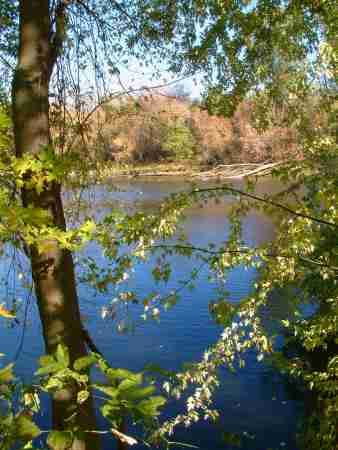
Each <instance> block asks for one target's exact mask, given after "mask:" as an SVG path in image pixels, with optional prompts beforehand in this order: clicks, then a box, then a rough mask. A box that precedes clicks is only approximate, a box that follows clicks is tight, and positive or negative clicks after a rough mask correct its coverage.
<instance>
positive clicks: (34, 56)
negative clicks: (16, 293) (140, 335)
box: [12, 0, 99, 450]
mask: <svg viewBox="0 0 338 450" xmlns="http://www.w3.org/2000/svg"><path fill="white" fill-rule="evenodd" d="M19 42H20V44H19V55H18V63H17V68H16V73H15V77H14V80H13V91H12V95H13V98H12V101H13V120H14V134H15V148H16V155H17V156H18V157H20V156H22V155H23V154H25V153H27V154H30V155H32V156H36V157H38V155H39V152H41V150H43V149H44V148H46V147H47V146H49V145H50V144H51V134H50V127H49V98H48V94H49V79H50V75H51V72H52V69H53V61H52V59H53V48H52V40H51V20H50V5H49V0H21V1H20V41H19ZM22 202H23V206H24V207H27V206H28V205H33V206H34V207H39V208H43V209H44V210H45V211H48V212H49V214H50V216H51V217H52V221H53V224H54V225H55V226H57V227H59V228H60V229H62V230H65V229H66V225H65V218H64V212H63V207H62V199H61V188H60V186H59V185H58V184H56V183H53V184H49V185H46V186H45V187H44V190H43V192H42V193H40V194H38V193H37V192H36V191H35V190H34V189H25V188H24V189H23V190H22ZM30 258H31V266H32V274H33V279H34V285H35V291H36V297H37V302H38V307H39V312H40V318H41V322H42V327H43V336H44V341H45V346H46V351H47V352H48V353H52V352H54V351H55V349H56V346H57V344H58V343H61V342H62V343H64V344H65V345H66V346H67V347H68V348H69V352H70V358H71V361H72V362H73V361H74V360H75V359H76V358H79V357H81V356H84V355H86V348H85V342H84V334H83V331H82V324H81V319H80V313H79V305H78V298H77V293H76V283H75V275H74V265H73V259H72V255H71V253H70V252H68V251H66V250H63V249H61V248H60V246H59V245H58V243H57V242H56V241H52V242H49V243H48V252H43V253H39V252H38V251H37V249H36V248H34V247H32V248H31V249H30ZM76 395H77V388H76V387H75V386H74V387H72V388H67V389H63V390H62V391H58V392H56V393H55V394H54V396H53V399H52V405H53V406H52V409H53V429H67V428H69V426H70V422H69V421H67V419H69V417H70V416H71V415H72V412H73V409H74V407H75V406H76ZM72 420H73V422H72V425H75V426H76V427H77V428H78V429H79V430H93V429H95V411H94V407H93V401H92V399H91V398H90V399H89V400H87V401H86V402H85V403H84V404H83V405H81V407H80V409H79V413H78V414H77V415H75V417H74V419H72ZM71 448H72V450H92V449H93V448H95V449H98V448H99V442H98V441H97V439H96V438H93V435H92V434H89V433H86V434H83V435H82V436H81V434H80V436H79V437H77V438H76V439H75V440H74V442H73V446H72V447H71Z"/></svg>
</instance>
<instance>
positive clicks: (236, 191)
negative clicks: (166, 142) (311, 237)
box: [191, 186, 338, 228]
mask: <svg viewBox="0 0 338 450" xmlns="http://www.w3.org/2000/svg"><path fill="white" fill-rule="evenodd" d="M215 191H228V192H231V193H232V194H239V195H241V196H244V197H248V198H251V199H252V200H256V201H258V202H262V203H266V204H268V205H271V206H273V207H275V208H278V209H282V210H283V211H286V212H288V213H289V214H292V215H293V216H296V217H302V218H303V219H309V220H311V221H312V222H316V223H319V224H321V225H327V226H330V227H334V228H338V225H337V224H336V223H333V222H328V221H327V220H324V219H319V218H318V217H313V216H309V215H307V214H303V213H300V212H296V211H294V210H293V209H291V208H289V207H288V206H285V205H283V204H282V203H277V202H274V201H272V200H270V199H268V198H264V197H258V196H257V195H254V194H250V193H249V192H244V191H241V190H240V189H235V188H232V187H230V186H221V187H214V188H205V189H194V190H193V191H192V192H191V193H192V194H194V195H195V194H199V193H204V192H215Z"/></svg>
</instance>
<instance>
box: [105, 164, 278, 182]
mask: <svg viewBox="0 0 338 450" xmlns="http://www.w3.org/2000/svg"><path fill="white" fill-rule="evenodd" d="M284 163H285V161H278V162H274V163H271V162H264V163H236V164H219V165H217V166H215V167H213V168H211V169H210V168H208V167H205V166H204V167H203V166H198V165H196V166H195V167H194V165H193V164H192V166H191V167H190V168H188V167H187V166H186V165H185V164H181V165H180V164H177V163H168V164H163V163H158V164H152V165H144V166H141V165H140V166H130V167H124V168H119V167H106V168H104V169H103V170H102V172H101V174H100V178H102V179H119V178H127V179H132V178H158V177H159V178H164V177H170V178H171V177H182V176H184V177H186V178H189V179H196V180H201V181H207V180H240V179H243V178H246V177H249V176H265V175H269V174H270V173H271V171H272V170H273V169H274V168H276V167H278V166H281V165H282V164H284Z"/></svg>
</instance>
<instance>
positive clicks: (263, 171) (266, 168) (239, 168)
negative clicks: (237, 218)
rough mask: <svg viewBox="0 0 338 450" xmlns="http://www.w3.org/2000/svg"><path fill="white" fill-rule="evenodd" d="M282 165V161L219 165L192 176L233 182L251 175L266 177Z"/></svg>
mask: <svg viewBox="0 0 338 450" xmlns="http://www.w3.org/2000/svg"><path fill="white" fill-rule="evenodd" d="M281 164H283V161H280V162H275V163H258V164H255V163H247V164H221V165H219V166H217V167H214V168H213V169H211V170H209V171H206V172H201V173H197V174H194V175H193V176H194V177H196V178H200V179H202V180H209V179H213V178H222V179H229V180H235V179H240V178H244V177H248V176H251V175H258V174H260V175H267V174H269V173H270V172H271V170H272V169H273V168H274V167H277V166H279V165H281Z"/></svg>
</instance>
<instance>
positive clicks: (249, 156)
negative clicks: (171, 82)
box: [55, 94, 301, 166]
mask: <svg viewBox="0 0 338 450" xmlns="http://www.w3.org/2000/svg"><path fill="white" fill-rule="evenodd" d="M82 104H83V108H84V109H83V111H80V112H79V111H72V110H71V111H67V113H66V118H67V124H68V125H67V126H66V130H65V128H63V129H62V130H61V131H60V130H59V131H58V130H56V129H55V135H59V138H58V140H59V142H62V146H63V148H69V149H72V150H73V151H74V150H75V151H77V152H80V153H82V154H84V156H85V157H86V158H87V159H90V160H93V161H97V160H99V161H115V162H120V163H150V162H159V161H166V160H173V157H174V155H173V154H171V153H170V151H168V149H167V148H166V147H165V141H166V138H167V136H168V130H169V129H170V127H173V126H175V124H177V123H180V124H182V125H183V126H184V127H186V128H187V129H188V130H189V132H190V133H191V136H192V137H193V140H194V143H195V152H194V158H195V159H196V161H197V162H200V163H201V164H204V165H210V166H213V165H217V164H232V163H260V162H274V161H281V160H284V159H289V158H299V157H300V156H301V155H300V153H299V151H298V149H297V138H296V134H295V132H294V130H292V129H291V128H288V127H285V126H282V125H281V126H277V125H275V126H270V127H268V128H267V129H266V130H265V131H264V132H259V131H258V130H257V129H256V128H255V126H254V120H253V119H254V118H253V114H254V113H253V107H252V105H251V103H250V102H249V101H244V102H242V103H241V104H240V105H239V106H238V107H237V109H236V111H235V113H234V115H233V116H232V117H231V118H224V117H220V116H213V115H210V114H209V113H208V112H207V111H205V110H202V109H201V108H200V107H198V106H196V105H193V104H192V103H191V101H190V100H189V99H186V98H173V97H169V96H165V95H161V94H147V95H142V96H138V97H136V96H129V97H127V98H123V99H117V100H113V101H111V102H107V103H104V104H103V105H102V106H101V107H100V108H97V109H96V110H95V111H94V112H93V113H92V114H90V112H89V113H88V111H90V107H89V106H88V105H86V102H85V101H84V102H83V103H82ZM57 111H58V110H57V108H56V107H55V113H56V114H55V116H57ZM273 113H274V115H277V114H278V112H273ZM63 114H65V113H64V112H63ZM88 116H89V118H88ZM56 141H57V140H56Z"/></svg>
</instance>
